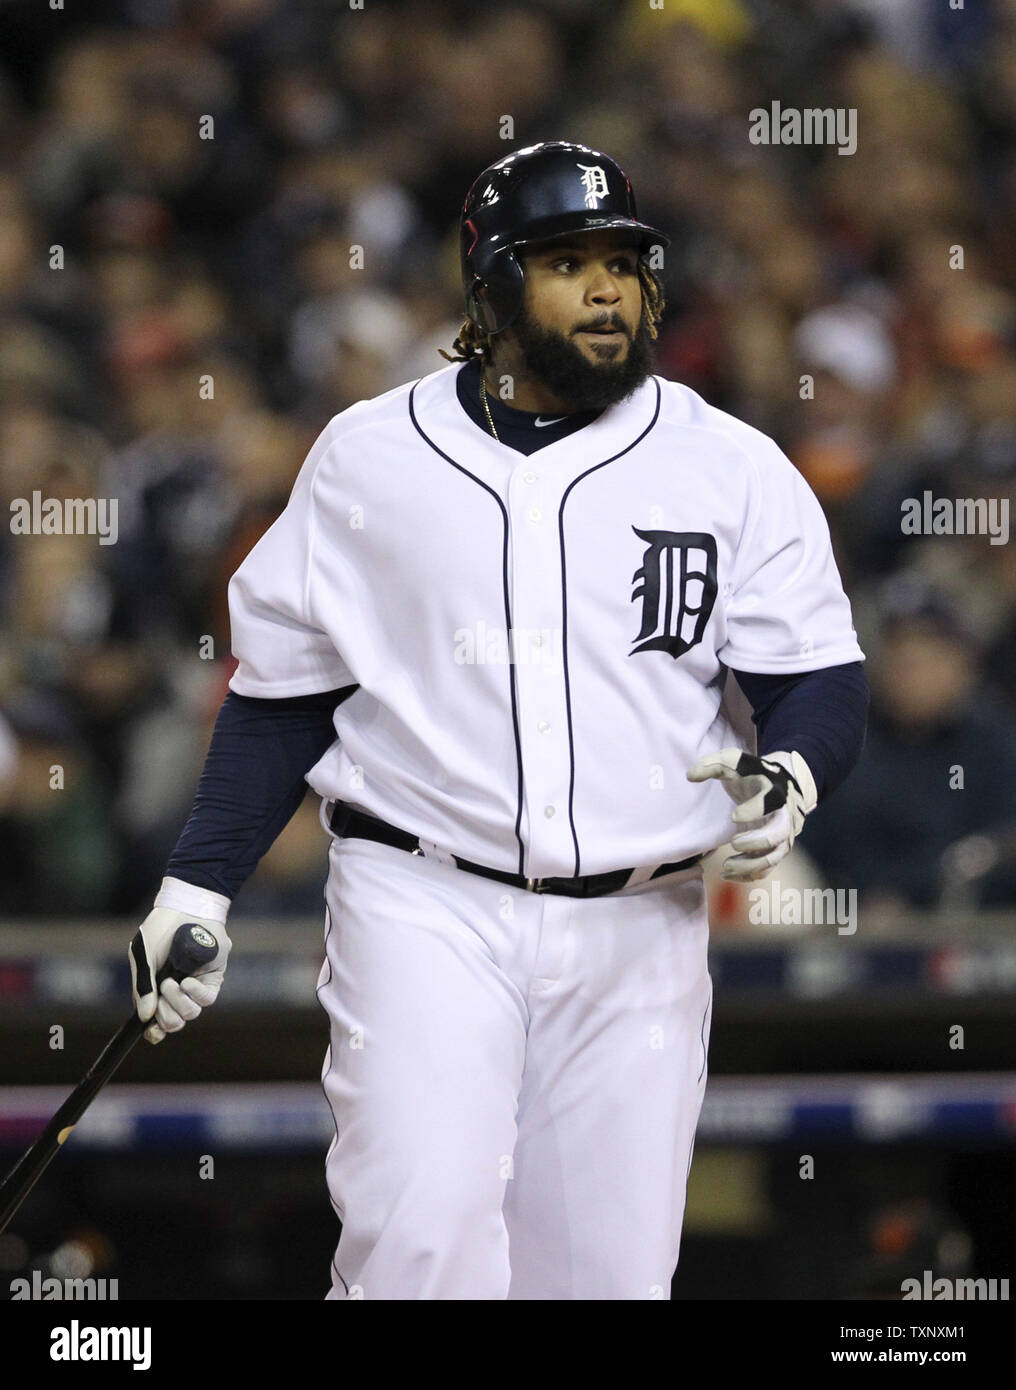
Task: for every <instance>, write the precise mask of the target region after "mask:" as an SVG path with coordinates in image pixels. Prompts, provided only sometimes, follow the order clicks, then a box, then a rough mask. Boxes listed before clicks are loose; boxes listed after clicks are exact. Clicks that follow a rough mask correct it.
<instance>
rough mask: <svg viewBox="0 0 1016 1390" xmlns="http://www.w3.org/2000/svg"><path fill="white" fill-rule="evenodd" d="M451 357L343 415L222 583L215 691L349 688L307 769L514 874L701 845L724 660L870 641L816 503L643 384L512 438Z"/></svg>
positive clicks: (687, 409) (737, 733)
mask: <svg viewBox="0 0 1016 1390" xmlns="http://www.w3.org/2000/svg"><path fill="white" fill-rule="evenodd" d="M459 370H460V367H459V365H453V366H449V367H445V368H442V369H440V370H438V371H436V372H434V373H433V374H432V375H430V376H427V377H424V378H423V379H422V380H420V381H418V382H415V383H412V384H409V385H406V386H402V387H399V388H398V389H396V390H393V391H390V392H388V393H387V394H385V395H383V396H380V397H378V398H376V399H374V400H369V401H361V402H359V403H358V404H357V405H354V406H352V407H351V408H349V409H348V410H345V411H343V412H342V413H341V414H339V415H337V416H335V418H334V419H332V420H331V421H330V422H329V424H328V425H327V427H326V428H325V429H324V431H323V432H322V434H321V435H320V437H319V438H318V440H317V441H316V443H315V444H314V447H313V448H312V449H311V451H310V454H309V455H308V457H307V459H306V461H305V463H304V465H303V467H302V469H301V471H300V474H299V476H298V478H297V480H296V483H295V485H294V488H293V492H292V495H291V497H290V500H289V503H288V505H287V506H286V508H285V510H284V512H283V513H282V515H281V516H280V517H279V519H278V520H277V521H276V522H275V523H274V525H273V526H271V527H270V529H269V530H268V531H267V533H266V534H265V535H264V536H263V537H262V539H261V540H260V541H259V542H258V543H257V545H255V546H254V548H253V550H252V551H251V552H250V554H249V555H248V556H247V558H246V559H245V560H244V562H243V564H242V565H241V566H240V568H239V569H238V570H237V572H236V574H235V575H234V576H233V578H232V580H231V581H230V585H229V608H230V618H231V624H232V640H233V652H234V655H235V656H236V658H237V661H238V663H239V664H238V666H237V670H236V673H235V674H234V676H233V678H232V680H231V681H230V686H231V688H232V689H233V690H234V691H236V692H238V693H239V694H241V695H248V696H258V697H264V698H281V697H285V696H293V695H304V694H313V693H317V692H320V691H324V690H329V689H331V688H333V687H339V686H345V685H350V684H354V683H355V684H357V685H358V686H359V689H358V690H357V691H356V692H355V693H354V694H353V695H352V696H351V697H350V698H349V699H347V700H346V701H345V702H344V703H343V704H342V705H341V706H340V707H339V708H338V709H337V710H336V712H335V728H336V733H337V738H336V741H335V743H334V744H333V745H332V746H331V748H330V749H329V750H328V751H327V752H326V753H325V755H324V756H323V757H322V758H321V759H320V761H319V762H318V763H317V764H316V765H315V766H314V768H313V769H312V770H311V771H310V773H309V774H308V778H307V780H308V782H309V783H310V785H311V786H312V787H313V789H314V790H315V791H316V792H318V793H320V794H321V796H323V797H326V798H336V799H338V800H341V801H345V802H348V803H351V804H353V805H355V806H358V807H360V808H362V809H364V810H366V811H368V812H369V813H371V814H372V815H375V816H378V817H380V818H381V819H383V820H386V821H388V822H390V823H392V824H394V825H396V826H398V827H399V828H401V829H403V830H407V831H410V832H411V833H413V834H415V835H419V836H420V838H421V839H422V840H423V841H425V842H430V844H432V845H433V846H435V847H437V849H438V851H442V850H443V851H447V852H448V853H452V854H456V855H458V856H460V857H464V858H466V859H470V860H473V861H475V862H477V863H480V864H485V865H487V866H488V867H490V868H496V869H504V870H508V871H511V872H516V873H523V874H525V875H527V876H529V877H534V878H535V877H549V876H571V875H580V874H582V875H584V874H596V873H602V872H606V871H609V870H615V869H621V868H629V867H640V866H648V865H657V864H660V863H663V862H669V861H673V860H679V859H683V858H685V857H687V856H690V855H693V854H695V853H698V852H699V851H708V850H711V849H713V848H714V847H715V846H716V845H718V844H721V843H723V842H725V841H726V839H727V838H728V836H729V833H730V799H729V797H728V796H727V794H726V792H725V791H724V790H723V788H722V787H721V786H720V784H719V783H718V782H709V783H705V784H698V785H693V784H691V783H689V782H688V781H686V779H685V771H686V769H687V768H689V767H690V766H691V765H692V764H693V763H694V762H695V761H696V760H697V759H698V758H700V757H701V756H702V755H703V754H705V753H708V752H712V751H714V750H716V749H720V748H723V747H727V746H730V745H731V744H733V743H739V744H740V745H741V746H746V745H747V740H748V738H749V737H750V730H748V731H746V730H745V728H743V727H738V724H737V722H735V718H734V715H733V713H732V710H731V708H730V707H729V706H728V704H727V703H726V702H725V701H724V698H723V697H724V686H725V683H726V676H727V670H728V669H730V668H733V669H741V670H746V671H754V672H762V673H774V674H782V673H787V674H788V675H789V674H791V673H793V672H801V671H809V670H815V669H818V668H820V667H825V666H834V665H839V664H842V663H846V662H852V661H859V660H863V653H862V652H861V650H860V648H859V646H858V644H857V638H856V634H855V632H854V629H853V626H852V624H851V614H850V606H849V603H848V600H847V598H846V596H845V594H844V592H843V588H842V584H841V581H840V576H839V574H838V572H837V568H836V564H835V561H834V558H833V554H832V549H831V546H830V539H829V530H828V526H827V524H826V521H825V517H824V516H823V513H822V510H821V508H820V506H819V504H818V502H817V500H816V498H815V497H814V495H813V493H812V492H811V490H810V489H809V487H808V486H807V484H806V483H805V481H804V479H803V478H802V477H801V475H800V474H799V473H798V471H797V470H796V469H795V468H794V466H793V464H792V463H791V462H790V460H789V459H788V458H787V457H786V456H785V455H784V454H783V453H782V452H781V451H780V449H779V448H778V447H777V445H776V444H775V443H774V442H773V441H772V440H771V439H769V438H768V437H767V436H765V435H763V434H762V433H760V432H759V431H758V430H756V429H753V428H752V427H751V426H749V425H746V424H744V423H743V422H741V421H739V420H737V419H735V418H734V417H732V416H730V415H727V414H725V413H724V412H723V411H720V410H717V409H715V408H714V407H712V406H710V405H708V404H707V403H706V402H705V401H703V400H702V398H701V397H700V396H698V395H697V394H696V393H695V392H694V391H692V390H690V389H689V388H688V387H686V386H683V385H679V384H677V383H675V382H671V381H666V380H664V379H662V378H661V377H658V376H653V377H650V378H649V379H648V380H647V381H646V382H645V383H644V384H643V385H642V386H641V387H640V388H639V389H638V390H637V391H636V392H635V393H634V394H633V396H632V397H631V398H630V399H629V400H627V401H625V402H623V403H621V404H619V405H615V406H612V407H610V408H609V409H607V410H605V411H604V412H603V413H602V415H600V416H599V417H598V418H597V419H596V420H595V421H594V422H593V423H592V424H590V425H588V426H587V427H586V428H584V429H582V430H579V431H577V432H575V433H573V434H571V435H569V436H567V437H565V438H563V439H559V440H557V441H556V442H554V443H552V444H549V445H547V446H545V447H544V448H543V449H541V450H539V451H537V452H536V453H535V454H533V455H531V456H529V457H526V456H524V455H522V454H520V453H518V452H517V451H516V450H514V449H512V448H510V447H508V446H507V445H505V444H501V443H499V442H498V441H497V440H495V439H494V438H493V437H492V436H488V435H486V434H484V433H483V432H482V431H480V430H479V429H478V428H477V426H476V425H475V424H474V423H473V421H472V420H470V419H469V418H468V416H467V415H466V414H465V412H464V411H463V409H462V407H461V405H460V403H459V401H458V399H457V397H456V391H455V378H456V373H457V372H458V371H459Z"/></svg>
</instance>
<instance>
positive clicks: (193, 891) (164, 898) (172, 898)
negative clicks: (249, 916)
mask: <svg viewBox="0 0 1016 1390" xmlns="http://www.w3.org/2000/svg"><path fill="white" fill-rule="evenodd" d="M153 906H155V907H168V908H170V909H172V910H173V911H174V912H186V913H190V914H192V915H193V916H195V917H204V918H206V919H207V920H208V921H211V922H219V923H220V924H221V925H222V926H225V925H226V919H227V917H228V916H229V909H230V907H231V906H232V902H231V900H230V899H229V898H227V897H226V896H225V894H224V893H213V892H212V891H211V890H210V889H208V888H200V887H199V886H198V885H197V884H196V883H187V882H186V881H185V880H184V879H182V878H172V877H167V878H164V879H163V880H162V886H161V887H160V889H159V891H158V893H157V894H156V896H155V902H154V904H153Z"/></svg>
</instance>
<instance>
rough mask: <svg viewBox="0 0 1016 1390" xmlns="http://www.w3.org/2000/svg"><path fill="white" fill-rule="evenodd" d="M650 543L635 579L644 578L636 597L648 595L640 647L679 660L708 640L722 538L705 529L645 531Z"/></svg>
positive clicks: (644, 598) (638, 533)
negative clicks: (697, 644) (707, 634)
mask: <svg viewBox="0 0 1016 1390" xmlns="http://www.w3.org/2000/svg"><path fill="white" fill-rule="evenodd" d="M631 529H632V530H633V531H634V532H635V534H636V536H638V538H639V539H640V540H643V541H645V542H646V545H647V547H648V549H647V550H646V553H645V555H644V556H643V558H642V565H641V568H639V569H637V570H636V571H635V573H634V575H633V576H632V583H633V584H634V583H636V582H637V581H638V580H640V579H641V581H642V583H641V584H639V586H638V588H637V589H636V590H635V592H634V593H633V594H632V596H631V599H632V603H634V602H635V600H636V599H638V598H640V599H641V600H642V627H641V630H640V631H639V634H638V636H637V637H636V638H635V641H636V642H637V643H638V646H636V647H633V648H632V650H631V652H630V653H629V655H630V656H634V655H635V653H636V652H653V651H661V652H669V653H670V655H671V656H672V657H674V659H675V660H676V659H677V658H678V657H679V656H683V655H684V653H685V652H686V651H689V650H690V648H692V647H694V646H695V645H696V643H698V642H701V641H702V634H703V632H705V629H706V623H708V621H709V617H710V615H711V613H712V611H713V605H714V604H715V602H716V538H715V536H711V535H709V534H708V533H707V532H704V531H640V530H639V528H638V527H637V526H633V527H632V528H631Z"/></svg>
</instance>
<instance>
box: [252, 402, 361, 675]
mask: <svg viewBox="0 0 1016 1390" xmlns="http://www.w3.org/2000/svg"><path fill="white" fill-rule="evenodd" d="M330 447H331V431H330V427H328V428H326V429H325V430H324V431H323V432H322V433H321V434H320V435H319V436H318V439H317V440H316V442H315V444H314V446H313V448H312V449H311V451H310V453H309V454H308V455H307V458H306V459H305V461H304V463H303V466H302V468H301V469H300V472H299V474H298V475H297V479H296V482H295V483H294V484H293V491H292V493H291V494H290V497H289V501H288V503H287V504H286V507H285V509H284V511H283V512H282V514H281V515H280V516H279V517H278V519H277V520H276V521H275V522H273V523H272V525H271V526H270V527H269V528H268V530H267V531H266V532H265V534H264V535H263V536H262V537H261V539H260V540H259V541H258V542H257V544H256V545H255V546H254V548H253V549H252V550H251V552H250V554H249V555H248V556H247V558H246V559H245V560H244V561H243V563H242V564H241V565H240V567H239V569H238V570H237V571H236V573H235V574H234V575H233V577H232V579H231V580H230V581H229V624H230V633H231V639H232V649H233V655H234V656H235V657H236V660H237V668H236V671H235V672H234V673H233V676H232V679H231V680H230V682H229V688H230V690H233V691H235V692H236V694H238V695H248V696H252V697H254V698H261V699H282V698H285V697H287V696H290V695H316V694H319V693H320V692H322V691H326V690H333V689H336V688H338V687H339V686H347V685H352V684H354V683H355V682H354V679H353V676H352V674H351V673H350V671H349V669H348V667H347V666H346V664H345V662H344V661H343V659H342V657H341V655H340V653H339V652H338V651H337V650H336V648H335V645H334V643H333V641H332V639H331V638H330V637H329V635H328V634H327V633H326V632H325V631H324V630H323V629H322V628H321V627H320V626H319V625H318V624H316V623H315V622H314V621H313V618H312V615H311V614H310V611H309V594H310V575H311V566H312V564H313V552H314V540H315V530H316V525H317V517H316V511H315V503H314V483H315V478H316V476H317V473H318V469H319V467H320V466H321V464H322V462H323V460H324V459H325V458H326V456H327V454H328V451H329V449H330Z"/></svg>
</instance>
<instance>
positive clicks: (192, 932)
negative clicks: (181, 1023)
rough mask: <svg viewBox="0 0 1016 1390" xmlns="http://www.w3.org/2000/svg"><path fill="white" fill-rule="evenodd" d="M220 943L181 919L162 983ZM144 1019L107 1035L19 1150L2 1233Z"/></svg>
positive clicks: (6, 1184) (190, 968) (0, 1192)
mask: <svg viewBox="0 0 1016 1390" xmlns="http://www.w3.org/2000/svg"><path fill="white" fill-rule="evenodd" d="M218 951H219V943H218V942H217V941H216V939H215V937H214V936H213V935H212V934H211V932H210V931H207V930H206V929H205V928H204V927H201V926H198V924H197V923H196V922H184V923H183V924H182V925H181V926H179V927H178V928H177V930H176V932H175V934H174V936H173V944H172V946H171V948H170V952H169V956H168V958H167V960H166V964H165V965H164V966H163V967H162V969H161V970H160V971H159V975H158V979H159V983H160V984H161V983H162V981H163V980H165V979H173V980H184V979H186V978H187V976H188V975H193V974H194V972H195V971H196V970H199V969H200V968H201V967H202V966H203V965H207V964H208V963H209V961H212V960H214V959H215V957H216V955H217V954H218ZM146 1027H148V1024H147V1023H144V1022H142V1020H141V1019H140V1018H139V1017H138V1015H137V1012H136V1011H135V1012H134V1013H132V1014H131V1016H130V1018H129V1019H127V1021H126V1023H124V1024H123V1025H122V1027H121V1028H120V1029H119V1030H118V1032H117V1033H116V1034H115V1035H114V1036H113V1037H112V1038H111V1039H110V1041H109V1042H108V1043H107V1044H106V1046H105V1047H104V1048H103V1049H102V1051H101V1052H100V1054H99V1056H98V1057H97V1058H96V1059H95V1061H94V1062H93V1063H92V1065H91V1066H90V1067H89V1069H88V1071H87V1072H86V1073H85V1075H84V1076H83V1077H82V1079H81V1080H80V1081H79V1082H78V1084H77V1086H76V1087H75V1088H74V1090H73V1091H72V1092H71V1094H70V1095H69V1096H68V1097H67V1099H66V1100H65V1101H64V1103H63V1105H61V1107H60V1109H59V1110H58V1111H57V1112H56V1114H55V1115H54V1116H53V1118H52V1119H51V1120H50V1122H49V1124H48V1125H47V1126H46V1128H45V1129H44V1130H43V1131H42V1133H41V1134H40V1135H39V1137H38V1139H36V1141H35V1143H34V1144H33V1145H32V1146H31V1148H30V1149H29V1150H28V1151H27V1153H25V1154H23V1155H22V1157H21V1158H20V1159H18V1161H17V1163H16V1164H15V1165H14V1167H13V1168H12V1169H11V1171H10V1172H9V1173H8V1174H7V1176H6V1178H4V1180H3V1182H2V1183H0V1233H2V1232H3V1231H5V1230H6V1228H7V1225H8V1222H9V1221H10V1219H11V1217H12V1216H13V1215H14V1213H15V1212H16V1211H17V1209H18V1207H20V1206H21V1203H22V1202H23V1201H24V1200H25V1198H26V1197H27V1196H28V1194H29V1192H31V1190H32V1188H33V1187H34V1186H35V1184H36V1183H37V1182H38V1180H39V1178H40V1177H41V1176H42V1174H43V1173H44V1172H45V1170H46V1168H47V1167H48V1166H49V1164H50V1161H51V1160H52V1159H53V1157H54V1156H55V1154H56V1153H57V1152H58V1150H59V1149H60V1146H61V1145H62V1144H63V1143H64V1142H65V1141H66V1139H67V1137H68V1136H69V1135H70V1133H71V1130H72V1129H73V1128H74V1126H75V1125H76V1124H77V1122H78V1121H79V1120H80V1119H81V1116H82V1115H83V1114H84V1113H85V1111H86V1110H87V1109H88V1107H89V1106H90V1105H91V1103H92V1101H93V1100H94V1099H95V1097H96V1096H97V1095H98V1094H99V1092H100V1091H101V1090H102V1088H103V1086H105V1084H106V1082H107V1081H108V1080H109V1078H110V1077H111V1076H112V1075H113V1073H114V1072H115V1071H116V1069H117V1067H118V1066H119V1065H120V1063H121V1062H122V1061H123V1059H124V1058H125V1057H126V1056H127V1054H128V1052H130V1050H131V1048H132V1047H134V1045H135V1043H137V1042H138V1041H139V1040H140V1038H141V1036H142V1035H143V1033H144V1031H145V1029H146Z"/></svg>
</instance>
